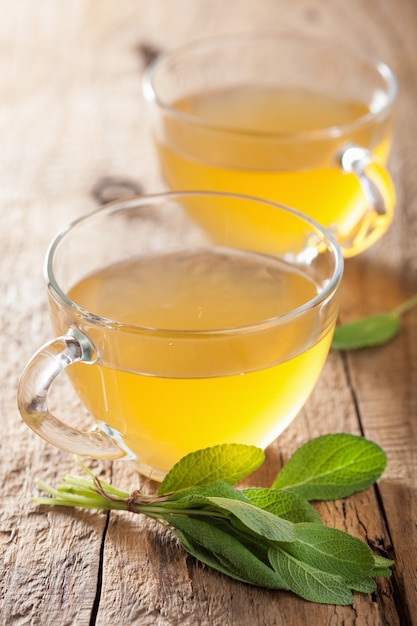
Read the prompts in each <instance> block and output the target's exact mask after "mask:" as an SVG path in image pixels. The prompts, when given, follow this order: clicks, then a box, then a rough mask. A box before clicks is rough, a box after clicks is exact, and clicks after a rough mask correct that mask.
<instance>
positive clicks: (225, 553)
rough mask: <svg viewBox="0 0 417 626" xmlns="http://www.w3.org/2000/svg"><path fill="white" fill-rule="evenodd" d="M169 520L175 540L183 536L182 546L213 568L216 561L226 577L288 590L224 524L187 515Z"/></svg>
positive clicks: (270, 569)
mask: <svg viewBox="0 0 417 626" xmlns="http://www.w3.org/2000/svg"><path fill="white" fill-rule="evenodd" d="M170 523H171V526H172V527H173V529H174V530H173V532H174V533H175V534H176V535H177V536H178V538H179V540H180V541H181V540H182V538H185V542H184V543H183V547H184V548H185V549H186V550H187V551H189V552H190V554H193V556H195V557H196V558H198V559H200V560H202V562H203V563H206V564H207V565H210V566H211V567H215V569H219V568H218V567H216V566H215V563H220V564H221V567H222V568H223V569H224V570H227V571H228V572H229V576H232V578H235V579H237V580H240V581H242V582H246V583H250V584H252V585H257V586H260V587H267V588H269V589H288V587H287V585H286V584H285V582H284V581H283V580H282V578H281V577H280V576H279V574H277V573H276V572H275V571H274V570H273V569H272V568H270V567H268V565H266V564H265V563H263V562H262V561H261V560H259V559H258V557H257V556H256V555H255V554H253V553H252V552H251V551H250V550H249V549H248V548H247V547H246V546H245V545H244V544H243V543H242V542H241V541H239V538H238V536H237V535H236V532H235V531H233V530H232V532H231V531H230V527H229V526H228V525H227V523H219V522H217V523H213V522H209V521H205V520H202V519H197V518H188V517H174V518H173V519H172V521H171V522H170ZM201 548H202V549H203V550H201ZM209 561H210V562H209ZM219 571H221V570H219Z"/></svg>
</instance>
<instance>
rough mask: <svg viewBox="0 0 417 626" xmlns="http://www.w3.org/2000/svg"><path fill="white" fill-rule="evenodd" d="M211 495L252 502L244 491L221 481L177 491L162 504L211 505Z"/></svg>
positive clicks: (193, 506)
mask: <svg viewBox="0 0 417 626" xmlns="http://www.w3.org/2000/svg"><path fill="white" fill-rule="evenodd" d="M211 496H213V497H217V498H229V499H231V500H238V501H241V502H247V503H250V500H249V499H248V498H247V497H246V496H245V494H244V492H243V491H241V490H240V489H235V488H234V487H232V486H231V485H228V484H227V483H224V482H222V481H219V482H217V483H213V484H212V485H206V486H205V487H192V488H190V489H184V490H183V491H176V492H175V493H173V494H171V495H169V496H168V497H167V499H166V500H165V502H164V503H162V505H161V506H163V507H166V508H168V509H189V508H197V507H199V506H202V507H203V506H210V504H211V503H210V500H209V497H211Z"/></svg>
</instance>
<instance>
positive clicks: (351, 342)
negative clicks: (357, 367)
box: [332, 313, 400, 350]
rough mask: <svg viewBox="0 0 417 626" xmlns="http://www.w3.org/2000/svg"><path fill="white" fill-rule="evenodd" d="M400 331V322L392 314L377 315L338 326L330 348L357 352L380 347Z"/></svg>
mask: <svg viewBox="0 0 417 626" xmlns="http://www.w3.org/2000/svg"><path fill="white" fill-rule="evenodd" d="M399 330H400V320H399V318H398V317H397V316H396V315H394V313H379V314H377V315H371V316H370V317H363V318H361V319H358V320H355V321H353V322H348V323H346V324H342V325H340V326H338V327H337V328H336V329H335V331H334V335H333V340H332V348H335V349H336V350H359V349H360V348H372V347H377V346H382V345H384V344H386V343H388V342H389V341H390V340H391V339H393V338H394V337H395V336H396V335H397V334H398V332H399Z"/></svg>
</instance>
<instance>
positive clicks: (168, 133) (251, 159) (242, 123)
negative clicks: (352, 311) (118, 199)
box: [156, 85, 394, 256]
mask: <svg viewBox="0 0 417 626" xmlns="http://www.w3.org/2000/svg"><path fill="white" fill-rule="evenodd" d="M171 107H172V109H173V110H174V111H177V113H178V115H175V114H174V115H171V116H168V115H167V116H164V118H163V122H162V124H163V126H162V128H163V130H162V132H158V133H157V134H156V142H157V149H158V154H159V158H160V162H161V168H162V171H163V174H164V177H165V180H166V182H167V184H168V186H169V187H170V188H171V189H174V190H179V189H201V190H206V189H207V190H217V191H229V192H236V193H242V194H247V195H251V196H255V197H260V198H265V199H268V200H273V201H276V202H279V203H281V204H286V205H288V206H291V207H294V208H296V209H298V210H300V211H302V212H303V213H304V214H306V215H309V216H310V217H312V218H314V219H315V220H316V221H318V222H319V223H321V224H323V225H324V226H325V227H327V228H328V229H329V230H330V232H332V233H333V234H334V235H335V237H336V239H338V241H339V242H340V243H341V245H342V247H343V243H344V241H346V242H347V243H346V247H347V251H346V254H347V256H352V255H354V254H357V253H358V252H360V251H361V250H362V249H363V248H364V247H367V246H368V245H369V241H370V240H369V239H368V240H367V242H366V244H365V239H366V238H367V237H368V235H369V232H370V231H372V230H373V229H375V230H374V232H373V234H372V241H376V240H377V239H379V238H380V237H381V235H382V234H383V233H384V232H385V231H386V230H387V229H388V227H389V224H390V223H391V221H392V207H393V204H394V198H393V195H392V196H390V197H387V198H386V199H385V200H386V205H387V207H388V209H387V211H386V212H385V213H383V214H378V213H377V212H369V205H368V200H367V199H366V198H365V195H364V191H363V189H362V188H361V185H360V183H359V180H358V177H357V176H356V175H355V174H352V173H351V174H347V173H344V172H343V171H342V170H341V168H340V165H339V164H338V162H337V155H338V153H339V151H340V149H341V147H342V146H345V145H346V144H347V143H348V142H354V143H355V144H357V145H360V146H365V147H368V148H369V149H370V150H371V151H372V153H373V155H374V156H375V157H376V158H377V159H378V160H379V162H380V163H382V164H385V162H386V159H387V154H388V150H389V144H390V125H389V123H384V124H382V123H381V122H380V120H379V119H378V118H377V117H374V118H372V116H369V120H368V121H362V122H361V123H359V124H357V123H356V122H357V120H365V119H366V118H365V116H366V115H367V114H369V113H370V109H369V107H368V105H367V104H365V103H362V102H360V101H355V100H348V99H346V98H338V97H334V96H330V95H327V94H325V93H321V92H320V91H319V90H317V92H314V93H313V92H310V91H301V90H294V91H283V90H281V89H278V88H274V87H270V86H260V85H253V86H238V87H230V88H227V87H224V88H218V89H215V90H212V91H204V92H202V93H196V94H194V95H192V96H190V97H187V98H185V99H182V100H178V101H177V102H174V103H173V104H171ZM183 113H184V114H186V116H183V115H182V114H183ZM348 128H349V134H348V135H347V134H346V132H347V131H346V129H348ZM369 167H370V168H371V169H372V172H373V177H374V180H376V181H379V180H380V185H379V186H380V188H381V189H384V190H388V191H387V193H391V192H390V191H389V190H390V189H391V187H390V185H389V184H388V183H387V180H386V176H387V174H386V172H385V170H384V169H383V168H381V167H377V166H374V165H370V166H369ZM367 212H369V216H367V215H366V214H367ZM364 216H366V217H365V218H364Z"/></svg>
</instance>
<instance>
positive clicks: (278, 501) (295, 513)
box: [243, 487, 321, 524]
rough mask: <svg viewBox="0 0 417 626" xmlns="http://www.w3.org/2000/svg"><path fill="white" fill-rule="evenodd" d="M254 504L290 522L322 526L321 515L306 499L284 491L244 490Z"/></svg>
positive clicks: (258, 488)
mask: <svg viewBox="0 0 417 626" xmlns="http://www.w3.org/2000/svg"><path fill="white" fill-rule="evenodd" d="M243 493H244V495H245V496H246V498H248V499H249V500H250V501H251V502H252V504H254V505H255V506H258V507H259V508H261V509H264V510H265V511H269V512H270V513H273V514H274V515H278V516H279V517H282V518H283V519H286V520H288V521H289V522H294V523H297V522H313V523H316V524H321V518H320V515H319V513H318V512H317V511H316V510H315V509H313V507H312V506H311V504H310V503H309V502H308V500H306V499H305V498H304V497H302V496H300V495H299V494H298V493H296V492H293V491H284V490H283V489H262V488H260V487H253V488H250V489H244V490H243Z"/></svg>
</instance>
